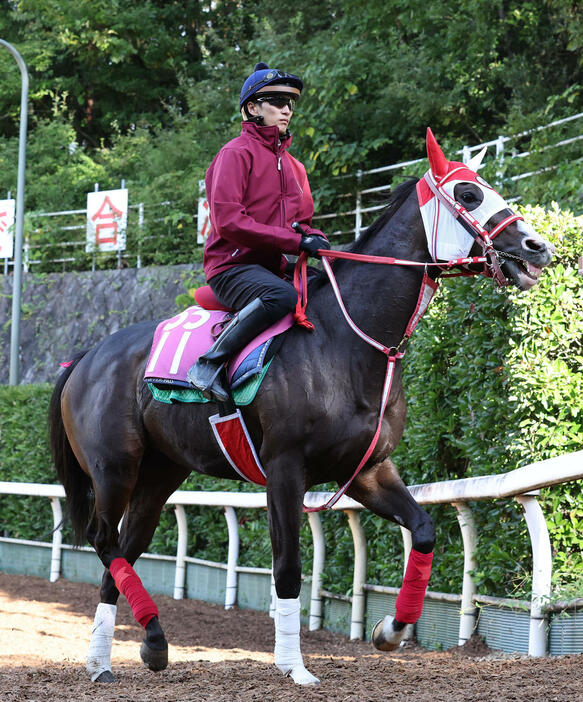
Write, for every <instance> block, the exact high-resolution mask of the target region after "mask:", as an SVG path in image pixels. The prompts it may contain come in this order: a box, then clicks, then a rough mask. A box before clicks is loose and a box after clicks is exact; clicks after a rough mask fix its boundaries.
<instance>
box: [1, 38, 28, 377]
mask: <svg viewBox="0 0 583 702" xmlns="http://www.w3.org/2000/svg"><path fill="white" fill-rule="evenodd" d="M0 45H2V46H5V47H6V48H7V49H8V51H10V53H11V54H12V55H13V56H14V58H15V59H16V63H17V64H18V68H20V75H21V91H20V135H19V142H18V178H17V185H16V235H15V240H14V280H13V286H12V324H11V328H10V375H9V383H10V385H18V383H19V381H20V364H19V352H20V299H21V296H22V240H23V229H24V172H25V168H26V127H27V120H28V71H27V70H26V64H25V63H24V60H23V58H22V56H21V55H20V54H19V53H18V51H17V50H16V49H15V48H14V47H13V46H12V44H9V43H8V42H7V41H4V39H0Z"/></svg>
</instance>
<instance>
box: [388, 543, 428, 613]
mask: <svg viewBox="0 0 583 702" xmlns="http://www.w3.org/2000/svg"><path fill="white" fill-rule="evenodd" d="M432 560H433V553H421V552H420V551H416V550H415V549H411V554H410V555H409V562H408V563H407V570H406V571H405V577H404V578H403V584H402V585H401V590H400V591H399V596H398V597H397V602H396V605H395V607H396V612H395V619H396V620H397V621H399V622H403V623H405V624H415V622H416V621H417V620H418V619H419V617H420V616H421V612H422V611H423V600H424V598H425V590H426V589H427V583H428V582H429V576H430V575H431V562H432Z"/></svg>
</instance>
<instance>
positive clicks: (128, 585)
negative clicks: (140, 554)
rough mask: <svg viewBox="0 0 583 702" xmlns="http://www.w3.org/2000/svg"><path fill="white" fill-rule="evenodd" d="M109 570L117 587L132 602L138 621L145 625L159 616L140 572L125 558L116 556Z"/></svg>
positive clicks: (131, 605) (133, 611)
mask: <svg viewBox="0 0 583 702" xmlns="http://www.w3.org/2000/svg"><path fill="white" fill-rule="evenodd" d="M109 572H110V573H111V575H112V577H113V579H114V581H115V584H116V587H117V589H118V590H119V591H120V592H121V593H122V594H123V595H124V596H125V598H126V600H127V601H128V602H129V603H130V607H131V608H132V613H133V615H134V617H135V619H136V621H137V622H139V623H140V624H141V625H142V626H143V627H145V626H146V624H147V623H148V622H149V621H150V619H152V618H153V617H157V616H158V607H156V603H155V602H154V600H153V599H152V598H151V597H150V595H148V593H147V592H146V588H145V587H144V586H143V585H142V581H141V580H140V578H139V576H138V574H137V573H136V571H135V570H134V569H133V568H132V567H131V565H130V564H129V563H128V562H127V561H126V559H125V558H116V559H115V560H114V561H113V562H112V564H111V565H110V566H109Z"/></svg>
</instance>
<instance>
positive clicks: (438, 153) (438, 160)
mask: <svg viewBox="0 0 583 702" xmlns="http://www.w3.org/2000/svg"><path fill="white" fill-rule="evenodd" d="M427 156H428V158H429V166H430V167H431V172H432V173H433V175H434V176H435V178H436V180H441V178H443V177H444V176H445V175H446V174H447V171H448V165H449V161H448V160H447V159H446V158H445V156H444V155H443V151H442V150H441V148H440V146H439V144H438V143H437V141H436V139H435V137H434V136H433V132H432V131H431V129H430V128H429V127H427Z"/></svg>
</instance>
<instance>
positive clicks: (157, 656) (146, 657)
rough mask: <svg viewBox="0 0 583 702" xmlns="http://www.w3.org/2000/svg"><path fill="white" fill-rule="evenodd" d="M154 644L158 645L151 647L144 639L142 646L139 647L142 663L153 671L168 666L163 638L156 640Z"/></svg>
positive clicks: (166, 648)
mask: <svg viewBox="0 0 583 702" xmlns="http://www.w3.org/2000/svg"><path fill="white" fill-rule="evenodd" d="M156 644H157V645H158V646H160V647H159V648H151V646H150V645H149V644H148V643H146V640H145V639H144V641H143V642H142V647H141V648H140V657H141V659H142V661H143V662H144V665H145V666H146V667H147V668H149V669H150V670H153V671H155V672H157V671H159V670H164V669H165V668H167V667H168V644H167V643H166V641H165V640H164V641H157V642H156ZM161 644H163V646H161Z"/></svg>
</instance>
